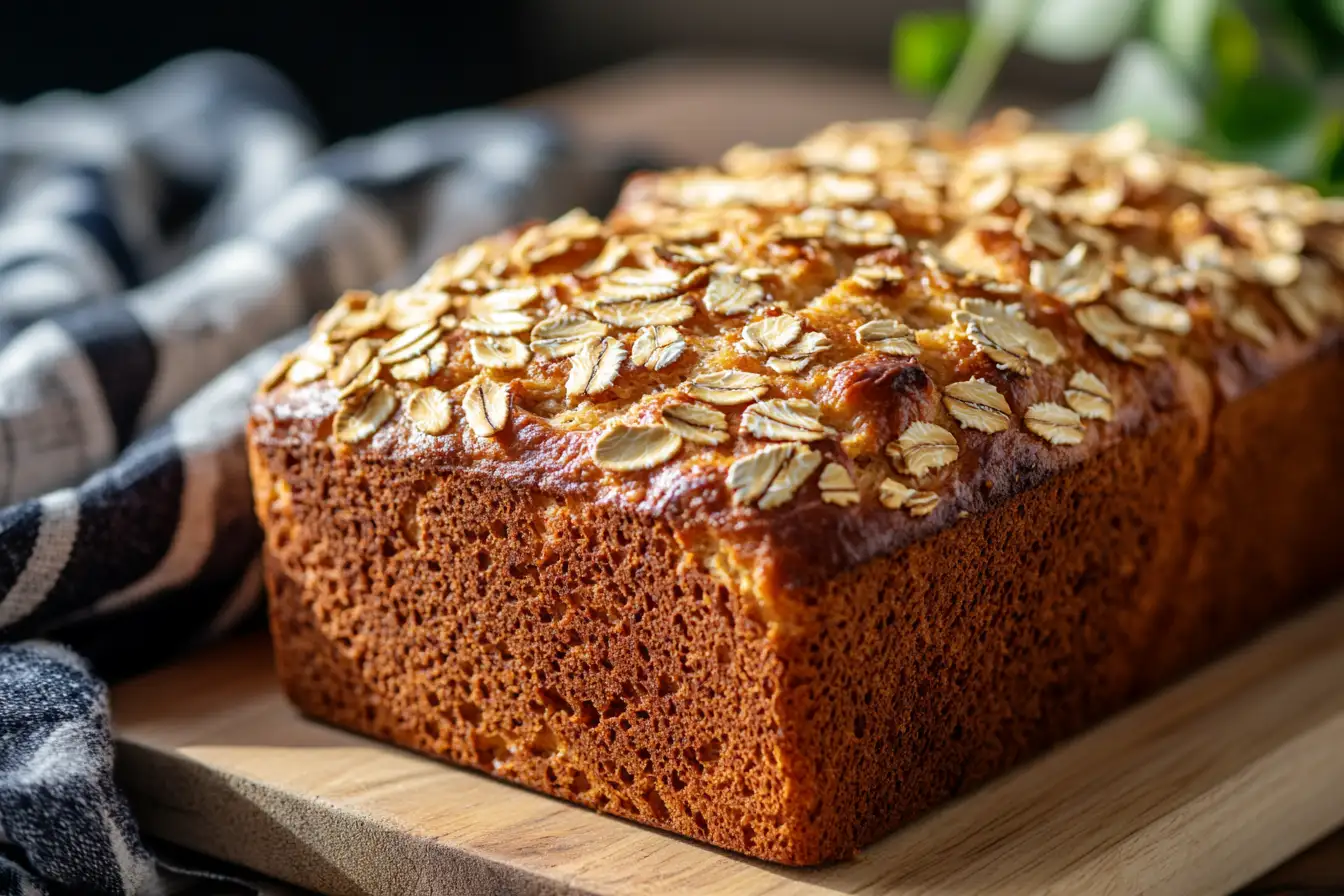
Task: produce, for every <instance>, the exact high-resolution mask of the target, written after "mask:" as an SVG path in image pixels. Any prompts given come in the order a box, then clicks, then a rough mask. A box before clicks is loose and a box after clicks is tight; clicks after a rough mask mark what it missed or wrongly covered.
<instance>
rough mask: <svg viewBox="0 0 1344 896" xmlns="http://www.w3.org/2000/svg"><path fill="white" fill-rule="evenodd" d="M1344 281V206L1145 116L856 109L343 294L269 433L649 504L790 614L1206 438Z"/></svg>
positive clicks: (1331, 307)
mask: <svg viewBox="0 0 1344 896" xmlns="http://www.w3.org/2000/svg"><path fill="white" fill-rule="evenodd" d="M1341 269H1344V202H1341V201H1339V200H1325V199H1322V198H1320V197H1319V196H1318V195H1317V194H1316V193H1315V192H1314V191H1312V190H1310V189H1309V188H1306V187H1303V186H1299V185H1295V184H1289V183H1286V182H1284V181H1282V180H1280V179H1278V178H1276V177H1274V176H1272V175H1270V174H1269V173H1267V172H1265V171H1263V170H1261V169H1257V168H1253V167H1248V166H1242V165H1229V164H1221V163H1213V162H1210V161H1207V160H1205V159H1202V158H1200V157H1197V156H1194V155H1191V154H1188V153H1184V152H1179V151H1176V150H1173V149H1171V148H1168V147H1163V146H1159V145H1157V144H1156V142H1155V141H1153V140H1151V139H1150V138H1149V137H1148V135H1147V133H1146V132H1145V131H1144V129H1143V128H1142V127H1141V126H1140V125H1137V124H1134V123H1125V124H1122V125H1119V126H1116V127H1114V128H1112V129H1110V130H1108V131H1105V132H1102V133H1100V134H1096V135H1091V136H1081V135H1064V134H1055V133H1044V132H1038V131H1032V130H1030V128H1029V122H1028V120H1027V119H1026V117H1025V116H1024V115H1023V114H1021V113H1016V112H1012V113H1006V114H1003V115H1000V116H999V117H998V118H997V119H995V120H994V121H993V122H991V123H989V124H987V125H984V126H982V127H980V128H978V129H976V130H975V131H972V132H971V133H970V134H968V135H952V134H946V133H940V132H936V131H933V130H931V129H929V128H928V127H927V126H924V125H921V124H916V123H911V122H877V123H860V124H854V123H841V124H836V125H833V126H831V127H828V128H826V129H825V130H823V131H821V132H819V133H818V134H815V135H813V136H811V137H809V138H808V139H806V140H804V141H803V142H802V143H800V144H798V145H797V146H796V147H793V148H789V149H778V150H772V149H762V148H759V147H755V146H750V145H743V146H739V147H736V148H734V149H733V150H730V151H729V152H728V153H727V154H726V155H725V157H724V158H723V160H722V163H721V164H720V165H719V166H718V167H705V168H695V169H685V170H677V171H670V172H666V173H651V174H641V175H637V176H635V177H633V178H632V179H631V180H630V181H629V182H628V183H627V185H626V188H625V190H624V191H623V194H622V197H621V199H620V201H619V203H618V205H617V207H616V208H615V209H614V210H613V212H612V213H611V214H610V215H609V217H608V218H607V220H606V221H599V220H597V219H596V218H593V217H591V216H589V215H587V214H586V213H584V212H582V211H579V210H576V211H574V212H571V213H570V214H568V215H565V216H563V217H562V218H560V219H558V220H556V221H554V222H550V223H535V224H532V225H530V226H526V227H521V228H517V229H515V230H513V231H510V232H508V233H505V234H501V235H499V236H496V237H491V238H487V239H483V240H480V241H478V242H476V243H473V244H472V245H470V246H466V247H464V248H463V249H461V250H459V251H457V252H455V253H453V254H452V255H449V256H447V257H445V258H443V259H442V260H440V261H439V262H438V263H436V264H435V265H434V267H433V268H432V269H431V270H430V271H429V272H427V273H426V274H425V275H424V276H423V277H422V278H421V279H420V280H419V281H418V282H417V283H415V284H414V285H412V286H411V287H409V288H407V289H404V290H396V291H392V292H388V293H385V294H382V295H375V294H372V293H367V292H352V293H347V294H346V295H345V296H343V297H341V299H340V300H339V301H338V302H337V304H336V306H335V307H334V308H333V309H332V310H331V311H330V312H328V313H327V314H325V315H324V316H322V317H321V318H320V319H319V320H318V321H317V323H316V324H315V326H314V330H313V334H312V337H311V339H310V340H309V341H308V342H307V343H306V344H305V345H304V346H303V347H302V348H301V349H300V350H298V351H297V352H295V353H294V354H293V355H291V356H288V357H287V358H286V359H284V360H283V361H282V362H281V364H280V365H279V366H278V367H277V368H276V369H275V370H274V371H273V372H272V374H271V375H270V376H268V377H267V379H266V381H265V382H264V383H263V384H262V389H261V392H260V393H259V395H258V399H257V401H256V402H255V403H254V407H253V438H254V439H257V440H259V441H261V442H263V443H264V442H277V441H285V440H291V439H299V440H312V439H324V440H328V441H329V442H330V444H331V445H332V447H333V448H334V449H335V450H337V451H338V452H358V453H363V454H365V455H366V456H371V457H373V458H377V457H390V458H398V459H404V458H414V459H415V460H416V462H418V463H423V464H424V466H425V469H426V471H427V472H431V473H432V472H433V471H436V470H438V471H442V470H447V469H450V468H463V467H466V468H469V469H471V470H473V471H476V472H479V473H481V474H484V475H491V476H504V477H507V478H509V479H510V480H512V481H515V482H519V483H521V484H524V485H526V486H527V487H530V488H533V489H536V490H537V491H538V492H539V493H545V494H549V495H552V496H557V497H566V498H575V499H578V500H580V501H619V502H624V503H627V504H629V505H631V506H633V507H635V508H636V509H637V510H638V511H639V512H641V513H643V514H647V515H651V516H656V517H659V518H664V519H667V520H668V521H669V522H671V523H672V525H673V528H674V529H675V530H676V531H677V532H678V534H679V537H681V538H682V539H683V542H684V544H685V545H686V546H687V548H688V550H690V551H693V552H694V553H696V554H697V556H698V557H699V559H700V560H701V561H702V562H704V563H705V564H706V565H707V566H708V567H709V568H710V569H711V570H712V571H714V572H716V574H719V575H721V576H723V577H725V578H726V579H729V580H731V581H732V582H733V583H734V585H735V586H736V587H737V588H738V589H739V590H742V591H747V592H750V593H754V594H756V595H758V596H759V597H760V599H761V603H762V606H763V608H764V611H765V613H766V615H770V613H771V606H773V605H774V604H775V603H776V601H777V595H779V594H781V593H785V592H787V591H789V590H790V589H791V588H794V587H798V586H801V585H803V584H805V583H806V582H810V581H815V580H816V579H817V578H819V577H825V576H829V575H833V574H835V573H837V572H838V571H840V570H843V569H845V568H848V567H850V566H853V565H855V564H858V563H861V562H863V561H865V560H868V559H870V558H872V557H874V556H877V555H880V554H883V553H886V552H889V551H891V550H894V549H897V548H899V547H900V546H901V545H903V544H906V543H908V542H909V541H911V540H912V539H915V538H919V537H922V536H924V535H926V534H928V533H930V532H932V531H934V530H937V529H940V528H943V527H946V526H948V525H950V524H952V523H953V522H954V521H955V520H956V519H957V518H958V516H959V515H964V514H967V513H974V512H977V511H980V510H982V509H984V508H985V507H987V506H989V505H990V504H993V503H996V502H998V501H1000V500H1002V499H1004V498H1006V497H1008V496H1010V495H1012V494H1015V493H1017V492H1020V491H1022V490H1024V489H1026V488H1030V487H1033V486H1034V485H1037V484H1039V483H1041V482H1043V481H1045V480H1047V479H1048V478H1049V477H1050V476H1051V475H1053V473H1054V472H1056V471H1058V470H1060V469H1062V468H1067V467H1069V466H1072V465H1074V464H1077V463H1079V462H1080V461H1082V460H1083V459H1085V458H1087V457H1089V456H1093V455H1095V454H1097V453H1098V452H1100V451H1102V450H1104V449H1105V447H1106V446H1108V445H1110V444H1113V443H1114V442H1115V441H1117V440H1119V439H1121V438H1125V437H1127V436H1131V435H1135V434H1137V433H1141V432H1142V431H1144V430H1145V429H1147V428H1150V427H1154V426H1157V425H1160V423H1161V421H1162V420H1164V419H1166V418H1167V416H1168V415H1169V414H1171V413H1173V412H1193V413H1192V419H1194V420H1196V421H1198V422H1199V423H1200V425H1204V426H1207V425H1208V423H1209V421H1210V419H1211V416H1212V411H1213V409H1214V408H1215V407H1216V405H1217V404H1218V403H1220V402H1224V401H1227V400H1229V399H1232V398H1235V397H1236V396H1237V395H1239V394H1241V393H1242V392H1244V391H1246V390H1248V389H1251V388H1254V387H1255V386H1256V385H1258V384H1260V383H1262V382H1264V381H1266V380H1268V379H1270V378H1272V377H1274V376H1275V375H1277V374H1278V373H1279V372H1280V371H1282V370H1285V369H1287V368H1289V367H1291V366H1293V365H1295V364H1298V363H1301V362H1302V361H1303V360H1305V359H1307V358H1309V357H1312V356H1314V355H1317V354H1319V353H1320V352H1322V351H1324V350H1328V349H1333V348H1335V347H1337V345H1338V342H1339V338H1340V333H1341V324H1342V323H1344V288H1342V287H1341Z"/></svg>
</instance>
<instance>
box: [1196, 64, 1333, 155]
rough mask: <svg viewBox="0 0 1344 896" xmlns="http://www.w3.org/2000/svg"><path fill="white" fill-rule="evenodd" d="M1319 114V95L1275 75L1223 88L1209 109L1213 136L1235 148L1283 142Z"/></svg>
mask: <svg viewBox="0 0 1344 896" xmlns="http://www.w3.org/2000/svg"><path fill="white" fill-rule="evenodd" d="M1315 112H1316V92H1315V91H1314V90H1313V89H1312V87H1311V85H1309V84H1301V83H1298V82H1296V81H1291V80H1288V79H1286V78H1280V77H1276V76H1273V75H1254V76H1252V77H1249V78H1244V79H1242V80H1240V81H1236V82H1229V83H1225V84H1223V85H1221V86H1220V87H1219V89H1218V90H1217V91H1215V93H1214V95H1213V96H1211V97H1210V98H1209V102H1208V105H1207V107H1206V109H1205V113H1206V115H1207V120H1208V126H1209V130H1210V132H1211V133H1213V134H1216V135H1217V136H1218V137H1220V138H1221V139H1222V140H1224V141H1226V142H1227V143H1229V144H1231V145H1234V146H1255V145H1257V144H1266V143H1272V142H1275V141H1277V140H1281V139H1283V138H1284V137H1286V136H1288V135H1289V134H1291V133H1293V132H1295V131H1297V130H1299V129H1301V128H1302V126H1303V125H1304V124H1306V123H1307V122H1309V121H1310V120H1311V119H1312V117H1313V116H1314V114H1315Z"/></svg>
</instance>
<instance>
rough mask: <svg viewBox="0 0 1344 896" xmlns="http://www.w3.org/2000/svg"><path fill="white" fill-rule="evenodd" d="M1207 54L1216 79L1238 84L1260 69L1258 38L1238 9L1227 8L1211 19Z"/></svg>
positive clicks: (1253, 28) (1249, 21)
mask: <svg viewBox="0 0 1344 896" xmlns="http://www.w3.org/2000/svg"><path fill="white" fill-rule="evenodd" d="M1211 38H1212V40H1211V45H1212V46H1211V50H1212V52H1211V53H1210V55H1211V56H1212V57H1213V68H1214V71H1215V72H1217V74H1218V78H1219V80H1221V81H1224V82H1233V83H1236V82H1240V81H1244V80H1246V79H1247V78H1249V77H1250V76H1251V75H1253V74H1255V72H1256V70H1257V69H1259V68H1260V38H1259V36H1258V35H1257V34H1256V33H1255V26H1254V25H1252V24H1251V20H1250V19H1248V18H1247V17H1246V14H1245V13H1244V12H1242V11H1241V10H1239V9H1237V8H1235V7H1232V6H1228V7H1226V8H1225V9H1222V10H1220V11H1219V12H1218V14H1217V15H1216V16H1214V19H1213V29H1212V35H1211Z"/></svg>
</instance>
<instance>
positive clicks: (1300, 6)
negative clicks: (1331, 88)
mask: <svg viewBox="0 0 1344 896" xmlns="http://www.w3.org/2000/svg"><path fill="white" fill-rule="evenodd" d="M1258 5H1260V6H1262V7H1265V8H1267V9H1268V10H1269V11H1270V13H1271V17H1272V19H1273V20H1274V23H1275V24H1276V25H1277V26H1278V27H1277V28H1276V29H1275V30H1276V31H1278V32H1280V33H1279V37H1280V43H1281V44H1282V45H1283V48H1284V49H1285V50H1287V51H1290V52H1291V53H1292V54H1293V55H1294V56H1297V57H1303V56H1304V57H1306V63H1307V67H1308V68H1310V69H1311V70H1312V71H1315V72H1317V73H1325V74H1329V73H1332V72H1344V0H1258Z"/></svg>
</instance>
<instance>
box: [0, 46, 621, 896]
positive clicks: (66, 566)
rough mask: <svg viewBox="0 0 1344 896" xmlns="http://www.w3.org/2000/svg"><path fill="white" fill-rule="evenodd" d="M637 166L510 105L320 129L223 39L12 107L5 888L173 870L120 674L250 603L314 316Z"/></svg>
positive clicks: (3, 698) (1, 519) (4, 325)
mask: <svg viewBox="0 0 1344 896" xmlns="http://www.w3.org/2000/svg"><path fill="white" fill-rule="evenodd" d="M617 174H618V172H616V171H615V170H614V169H611V170H606V171H604V170H599V169H598V168H597V167H596V166H593V165H591V164H590V165H581V164H580V162H579V160H577V159H576V157H575V154H574V153H572V152H570V151H569V149H568V147H567V145H566V144H565V142H564V141H563V140H562V139H561V138H560V136H559V135H558V134H557V133H556V132H555V131H554V130H553V128H552V127H551V126H549V125H548V124H546V123H545V122H543V121H540V120H537V119H534V118H532V117H529V116H526V115H523V114H521V113H513V112H465V113H456V114H449V115H445V116H442V117H438V118H430V119H425V120H420V121H414V122H410V123H407V124H404V125H401V126H398V127H395V128H392V129H390V130H388V131H386V132H384V133H381V134H379V135H376V136H374V137H371V138H366V139H359V140H352V141H348V142H345V143H342V144H338V145H336V146H334V147H331V148H327V149H322V148H321V146H320V144H319V139H318V137H317V134H316V130H315V128H314V126H313V122H312V120H311V117H310V115H309V113H308V111H307V109H306V107H305V106H304V104H303V101H302V99H301V98H300V97H298V96H297V95H296V93H295V92H294V91H293V90H292V88H291V87H290V86H289V85H288V84H287V83H286V82H285V80H284V79H283V78H282V77H280V76H279V75H278V74H276V73H275V72H274V71H272V70H271V69H269V68H268V67H266V66H265V65H263V64H261V63H259V62H258V61H256V60H255V59H252V58H250V57H244V56H237V55H233V54H225V53H210V54H201V55H196V56H190V57H186V58H184V59H181V60H179V61H177V62H174V63H172V64H170V65H168V66H165V67H164V68H162V69H159V70H158V71H156V72H153V73H151V74H150V75H148V76H146V77H145V78H144V79H142V80H140V81H138V82H136V83H134V84H131V85H129V86H127V87H125V88H123V89H121V90H119V91H116V92H113V93H111V94H107V95H103V96H96V97H95V96H89V95H83V94H73V93H60V94H52V95H48V96H45V97H41V98H38V99H36V100H33V101H30V102H28V103H25V104H22V105H18V106H12V107H4V106H0V508H3V509H0V893H22V894H42V893H65V892H78V893H158V892H170V891H172V890H173V886H172V884H171V880H172V877H173V875H172V874H170V873H169V872H167V871H165V870H164V869H163V868H162V867H161V866H160V865H159V864H158V863H157V862H156V861H155V859H154V857H153V856H152V855H151V854H150V853H149V851H148V850H147V849H146V848H145V846H144V845H143V844H142V842H141V840H140V838H139V836H138V834H137V831H136V827H135V824H134V821H133V819H132V817H131V815H130V812H129V811H128V809H127V807H126V805H125V803H124V802H123V801H122V799H121V798H120V797H119V796H118V794H117V792H116V789H115V787H114V785H113V783H112V775H111V750H110V742H111V738H110V734H109V725H108V716H107V708H106V700H105V689H104V686H103V685H102V683H101V681H100V678H99V676H101V677H112V678H117V677H122V676H125V675H128V674H132V673H135V672H138V671H141V670H143V669H146V668H148V667H149V666H151V665H153V664H156V663H159V662H161V661H163V660H164V659H166V658H168V657H169V656H171V655H173V654H176V653H180V652H182V651H184V650H187V649H189V648H191V647H192V646H193V645H195V644H198V643H200V642H202V641H205V640H208V639H210V638H213V637H215V636H217V635H219V634H221V633H222V632H225V631H228V630H229V629H231V628H233V627H235V626H237V625H238V624H240V622H242V621H243V620H245V619H247V618H249V617H250V616H252V615H253V614H254V611H255V610H256V608H257V607H258V604H259V601H260V596H261V586H260V574H259V569H258V564H257V549H258V546H259V544H260V535H259V532H258V530H257V528H256V525H255V522H254V520H253V518H252V510H251V498H250V492H249V486H248V479H247V468H246V459H245V454H244V446H243V426H244V420H245V412H246V406H247V402H248V400H249V397H250V395H251V393H252V391H253V389H254V388H255V384H256V383H257V381H258V380H259V379H260V377H261V375H262V374H263V373H264V372H265V371H266V370H267V369H268V368H269V367H270V366H271V364H272V363H273V362H274V361H275V360H276V359H277V357H278V356H279V354H280V353H281V352H282V351H283V350H284V349H285V348H287V347H288V346H290V345H292V344H293V343H294V342H296V341H297V337H298V330H299V329H301V328H302V327H303V325H305V324H306V322H307V321H308V320H310V319H311V318H312V316H313V315H314V314H315V313H316V312H317V311H319V310H320V309H322V308H323V307H325V306H326V305H328V304H329V303H330V302H331V300H332V299H333V297H334V296H335V295H336V294H338V293H339V292H340V291H341V290H343V289H345V288H350V287H367V286H371V285H372V286H376V285H380V284H393V283H397V282H405V281H408V280H409V279H412V278H413V277H414V275H415V274H416V273H418V272H419V271H420V270H421V269H423V268H424V267H426V266H427V265H428V264H429V262H430V261H431V260H432V259H433V258H434V257H435V256H436V255H438V254H440V253H442V252H443V251H445V250H447V249H449V248H452V247H454V246H456V245H459V244H461V243H463V242H465V241H467V240H469V239H472V238H474V237H476V236H478V235H481V234H483V233H487V232H490V231H493V230H497V229H499V228H501V227H503V226H506V225H508V224H512V223H515V222H517V221H519V220H522V219H525V218H528V217H531V216H552V215H556V214H559V213H561V212H563V211H565V210H566V209H568V208H569V207H572V206H574V205H587V206H589V207H592V206H593V205H595V204H600V203H601V202H602V200H603V199H604V198H605V197H606V196H608V195H609V194H610V190H611V189H613V186H614V184H613V182H614V180H615V179H616V177H617ZM58 644H59V645H64V646H57V645H58Z"/></svg>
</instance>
